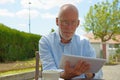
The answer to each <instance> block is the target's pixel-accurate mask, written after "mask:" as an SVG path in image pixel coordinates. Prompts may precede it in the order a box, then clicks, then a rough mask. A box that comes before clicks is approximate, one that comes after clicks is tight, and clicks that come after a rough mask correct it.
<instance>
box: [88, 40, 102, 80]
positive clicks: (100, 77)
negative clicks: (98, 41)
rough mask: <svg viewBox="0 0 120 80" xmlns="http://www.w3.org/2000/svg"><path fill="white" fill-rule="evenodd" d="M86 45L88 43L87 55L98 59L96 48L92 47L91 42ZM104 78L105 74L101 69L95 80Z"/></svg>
mask: <svg viewBox="0 0 120 80" xmlns="http://www.w3.org/2000/svg"><path fill="white" fill-rule="evenodd" d="M86 43H87V46H86V48H87V50H86V53H88V54H87V55H86V56H89V57H93V58H96V53H95V50H94V48H93V47H92V45H91V44H90V42H89V41H87V42H86ZM102 77H103V72H102V69H100V70H99V71H98V72H97V73H95V76H94V78H95V79H102Z"/></svg>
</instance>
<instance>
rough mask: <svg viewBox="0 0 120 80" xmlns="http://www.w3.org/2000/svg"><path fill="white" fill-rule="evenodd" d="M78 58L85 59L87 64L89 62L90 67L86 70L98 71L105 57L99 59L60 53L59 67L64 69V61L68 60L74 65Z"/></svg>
mask: <svg viewBox="0 0 120 80" xmlns="http://www.w3.org/2000/svg"><path fill="white" fill-rule="evenodd" d="M78 60H83V61H86V62H87V63H88V64H90V69H89V70H88V71H87V72H90V73H96V72H98V71H99V70H100V69H101V68H102V66H103V65H104V64H105V62H106V59H101V58H91V57H82V56H75V55H67V54H64V55H62V58H61V61H60V68H61V69H64V65H65V62H66V61H69V62H70V65H71V66H75V64H76V63H77V62H78Z"/></svg>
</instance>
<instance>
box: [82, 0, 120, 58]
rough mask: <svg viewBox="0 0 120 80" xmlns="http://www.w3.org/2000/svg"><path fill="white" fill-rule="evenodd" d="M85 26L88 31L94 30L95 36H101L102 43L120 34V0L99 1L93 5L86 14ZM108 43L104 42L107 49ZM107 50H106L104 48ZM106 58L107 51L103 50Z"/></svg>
mask: <svg viewBox="0 0 120 80" xmlns="http://www.w3.org/2000/svg"><path fill="white" fill-rule="evenodd" d="M84 28H85V30H86V31H87V32H92V33H93V34H94V36H95V38H100V39H101V42H102V43H105V42H106V41H108V40H109V39H112V38H114V39H115V35H116V34H120V1H119V0H113V2H111V3H110V2H108V0H106V1H105V2H104V1H103V2H101V3H97V4H95V5H94V6H91V7H90V9H89V12H88V13H87V15H86V16H85V23H84ZM105 46H106V44H103V49H105ZM103 51H106V50H103ZM103 58H106V52H103Z"/></svg>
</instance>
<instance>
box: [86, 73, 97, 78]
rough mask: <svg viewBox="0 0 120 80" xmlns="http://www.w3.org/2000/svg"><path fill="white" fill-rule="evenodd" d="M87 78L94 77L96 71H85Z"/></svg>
mask: <svg viewBox="0 0 120 80" xmlns="http://www.w3.org/2000/svg"><path fill="white" fill-rule="evenodd" d="M85 76H86V78H93V77H94V76H95V74H94V73H85Z"/></svg>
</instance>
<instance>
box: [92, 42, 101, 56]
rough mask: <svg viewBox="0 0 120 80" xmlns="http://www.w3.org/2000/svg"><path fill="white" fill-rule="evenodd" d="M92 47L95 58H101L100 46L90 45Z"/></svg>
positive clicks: (97, 44)
mask: <svg viewBox="0 0 120 80" xmlns="http://www.w3.org/2000/svg"><path fill="white" fill-rule="evenodd" d="M91 45H92V47H93V48H94V50H95V52H96V57H97V58H101V46H100V43H91Z"/></svg>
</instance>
